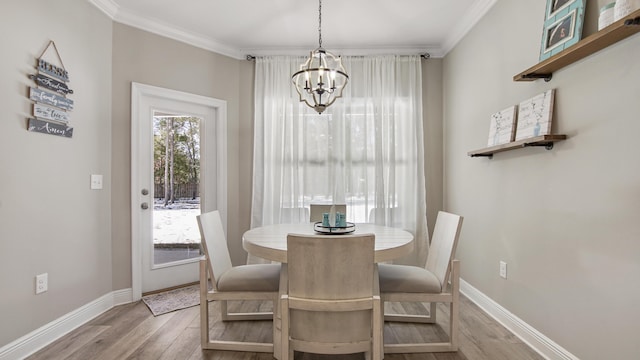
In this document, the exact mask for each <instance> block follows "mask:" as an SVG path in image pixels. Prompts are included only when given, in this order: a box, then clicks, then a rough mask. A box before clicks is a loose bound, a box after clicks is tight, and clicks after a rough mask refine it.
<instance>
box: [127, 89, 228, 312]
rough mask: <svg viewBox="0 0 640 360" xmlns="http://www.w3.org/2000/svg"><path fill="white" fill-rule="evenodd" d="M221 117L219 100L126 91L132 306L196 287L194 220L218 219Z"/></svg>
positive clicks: (222, 179) (222, 187) (222, 198)
mask: <svg viewBox="0 0 640 360" xmlns="http://www.w3.org/2000/svg"><path fill="white" fill-rule="evenodd" d="M225 117H226V104H225V102H223V101H220V100H216V99H211V98H207V97H202V96H198V95H192V94H187V93H183V92H177V91H173V90H168V89H162V88H157V87H152V86H148V85H142V84H136V83H134V84H133V85H132V141H131V147H132V158H131V175H132V183H131V185H132V188H131V192H132V193H131V199H132V204H131V212H132V265H133V266H132V273H133V274H132V275H133V276H132V278H133V286H132V287H133V298H134V300H136V299H139V297H140V296H141V294H142V293H145V292H150V291H155V290H160V289H166V288H170V287H174V286H179V285H183V284H188V283H192V282H196V281H198V260H199V257H200V233H199V230H198V224H197V220H196V216H197V215H198V214H200V213H201V212H205V211H211V210H216V209H218V210H220V211H221V213H223V214H226V195H225V194H226V175H225V174H226V162H225V160H224V159H226V140H225V137H226V131H225V127H224V126H223V123H224V122H225ZM222 156H224V158H223V157H222Z"/></svg>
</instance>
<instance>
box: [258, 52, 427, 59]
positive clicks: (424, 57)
mask: <svg viewBox="0 0 640 360" xmlns="http://www.w3.org/2000/svg"><path fill="white" fill-rule="evenodd" d="M362 56H364V55H362ZM256 57H257V56H255V55H251V54H249V55H247V56H246V59H247V61H255V59H256ZM352 57H357V56H352ZM420 57H421V58H423V59H425V60H427V59H429V58H431V54H429V53H422V54H420Z"/></svg>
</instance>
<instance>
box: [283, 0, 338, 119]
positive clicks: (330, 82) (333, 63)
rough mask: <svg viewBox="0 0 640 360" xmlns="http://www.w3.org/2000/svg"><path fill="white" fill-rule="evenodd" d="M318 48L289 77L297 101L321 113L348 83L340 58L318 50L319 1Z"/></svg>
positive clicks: (319, 17) (320, 2) (320, 21)
mask: <svg viewBox="0 0 640 360" xmlns="http://www.w3.org/2000/svg"><path fill="white" fill-rule="evenodd" d="M318 45H319V46H318V48H317V49H315V50H313V51H311V53H310V54H309V58H308V59H307V61H305V62H304V64H302V65H300V70H299V71H297V72H296V73H294V74H293V76H291V80H292V81H293V84H294V85H295V87H296V91H298V95H300V101H301V102H304V103H305V104H307V106H309V107H311V108H313V109H314V110H315V111H317V112H318V114H322V112H323V111H324V110H325V109H326V108H327V107H329V106H330V105H331V104H333V103H334V102H335V101H336V99H337V98H339V97H341V96H342V90H343V89H344V87H345V85H347V82H348V81H349V75H347V73H346V72H345V70H344V67H343V66H342V59H341V58H340V56H336V55H333V54H332V53H330V52H328V51H326V50H325V49H323V48H322V0H318Z"/></svg>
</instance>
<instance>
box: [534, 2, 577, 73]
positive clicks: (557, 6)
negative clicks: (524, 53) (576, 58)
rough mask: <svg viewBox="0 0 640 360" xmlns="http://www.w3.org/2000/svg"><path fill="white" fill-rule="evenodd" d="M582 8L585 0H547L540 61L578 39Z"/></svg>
mask: <svg viewBox="0 0 640 360" xmlns="http://www.w3.org/2000/svg"><path fill="white" fill-rule="evenodd" d="M584 9H585V0H547V7H546V10H545V18H544V19H545V20H544V26H543V30H542V41H541V45H540V61H543V60H546V59H548V58H549V57H551V56H553V55H555V54H557V53H559V52H561V51H562V50H564V49H566V48H568V47H570V46H572V45H574V44H575V43H577V42H578V41H580V39H581V37H582V24H583V21H584Z"/></svg>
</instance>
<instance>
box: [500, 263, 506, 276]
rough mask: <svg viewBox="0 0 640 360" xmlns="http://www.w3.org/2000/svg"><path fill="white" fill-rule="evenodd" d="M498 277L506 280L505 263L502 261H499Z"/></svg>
mask: <svg viewBox="0 0 640 360" xmlns="http://www.w3.org/2000/svg"><path fill="white" fill-rule="evenodd" d="M500 277H501V278H503V279H506V278H507V263H506V262H504V261H500Z"/></svg>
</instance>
